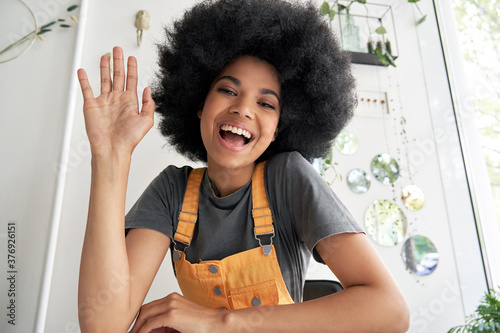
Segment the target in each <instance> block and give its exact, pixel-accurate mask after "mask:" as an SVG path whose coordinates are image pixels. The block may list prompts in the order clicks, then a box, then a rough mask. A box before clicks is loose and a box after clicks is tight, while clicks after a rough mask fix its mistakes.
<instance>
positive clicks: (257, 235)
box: [253, 224, 274, 246]
mask: <svg viewBox="0 0 500 333" xmlns="http://www.w3.org/2000/svg"><path fill="white" fill-rule="evenodd" d="M268 226H273V225H272V224H266V225H261V226H259V227H254V228H253V234H254V237H255V239H256V240H258V241H259V245H260V246H264V245H262V241H261V240H260V238H259V236H263V235H271V238H270V239H269V240H270V242H271V243H270V244H266V245H273V238H274V226H273V231H271V232H263V233H257V232H256V231H255V229H256V228H262V227H268Z"/></svg>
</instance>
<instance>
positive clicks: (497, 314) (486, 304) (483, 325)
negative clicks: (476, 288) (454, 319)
mask: <svg viewBox="0 0 500 333" xmlns="http://www.w3.org/2000/svg"><path fill="white" fill-rule="evenodd" d="M497 288H499V290H494V289H491V290H490V292H489V293H487V292H485V293H484V298H483V299H482V300H481V303H480V304H479V305H478V306H477V308H476V311H475V313H474V314H472V315H471V316H469V317H467V320H466V323H465V325H459V326H455V327H453V328H451V329H450V330H449V331H448V333H465V332H468V333H476V332H485V333H494V332H500V286H499V287H497Z"/></svg>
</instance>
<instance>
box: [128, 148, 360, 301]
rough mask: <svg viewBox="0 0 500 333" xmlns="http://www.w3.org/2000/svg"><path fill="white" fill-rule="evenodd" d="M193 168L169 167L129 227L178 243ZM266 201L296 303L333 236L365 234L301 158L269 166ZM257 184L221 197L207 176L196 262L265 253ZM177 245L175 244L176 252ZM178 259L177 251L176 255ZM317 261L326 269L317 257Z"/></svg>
mask: <svg viewBox="0 0 500 333" xmlns="http://www.w3.org/2000/svg"><path fill="white" fill-rule="evenodd" d="M190 171H191V167H188V166H185V167H182V168H177V167H174V166H169V167H167V168H165V169H164V170H163V171H162V172H161V173H160V174H159V175H158V176H157V177H156V178H155V179H154V180H153V181H152V182H151V184H150V185H149V186H148V188H147V189H146V190H145V191H144V193H143V194H142V195H141V197H140V198H139V199H138V200H137V202H136V203H135V205H134V206H133V207H132V208H131V210H130V211H129V212H128V214H127V216H126V218H125V228H126V229H130V228H147V229H153V230H156V231H159V232H161V233H163V234H165V235H167V236H168V237H169V238H170V239H172V238H173V235H174V232H175V229H176V228H177V223H178V221H177V219H178V216H179V212H180V210H181V207H182V201H183V199H184V193H185V190H186V184H187V179H188V176H189V172H190ZM265 187H266V194H267V197H268V200H269V204H270V206H271V211H272V214H273V219H274V229H275V234H276V235H275V237H274V238H273V244H274V246H275V248H276V253H277V257H278V262H279V265H280V268H281V273H282V275H283V279H284V281H285V284H286V286H287V288H288V291H289V293H290V296H291V297H292V299H293V300H294V301H295V302H300V301H301V300H302V289H303V285H304V280H305V276H306V271H307V267H308V265H309V259H310V257H311V254H312V253H313V249H314V247H315V246H316V244H317V243H318V242H319V241H320V240H321V239H323V238H325V237H328V236H330V235H334V234H338V233H345V232H362V229H361V228H360V227H359V226H358V224H357V223H356V221H355V220H354V218H353V217H352V216H351V214H350V213H349V212H348V211H347V209H346V208H345V207H344V205H343V204H342V203H341V202H340V200H339V199H338V198H337V196H336V195H335V194H334V193H333V191H332V190H331V188H330V187H329V186H328V185H327V184H326V182H325V181H324V180H323V179H322V178H321V177H320V175H319V174H318V173H317V172H316V170H314V169H313V167H312V166H311V165H310V164H309V163H308V162H307V161H306V160H305V159H304V158H303V157H302V156H301V155H300V154H299V153H296V152H292V153H282V154H278V155H276V156H274V157H272V158H271V159H270V160H269V161H268V162H267V163H266V167H265ZM251 211H252V186H251V181H250V182H249V183H248V184H246V185H245V186H244V187H242V188H241V189H239V190H238V191H236V192H235V193H233V194H231V195H229V196H227V197H223V198H219V197H217V196H216V195H215V194H214V191H213V189H212V187H211V185H210V180H209V178H208V176H207V173H206V172H205V176H204V178H203V181H202V184H201V188H200V203H199V214H198V222H197V223H196V228H195V231H194V235H193V241H192V243H191V246H190V247H189V248H188V249H187V250H186V257H187V260H188V261H190V262H191V263H196V262H200V261H201V260H221V259H223V258H225V257H227V256H230V255H232V254H235V253H238V252H242V251H245V250H248V249H252V248H255V247H257V246H259V243H258V241H257V240H256V239H255V238H254V234H253V220H252V215H251ZM172 246H173V244H172V245H171V249H172ZM171 252H172V251H171ZM314 258H315V259H316V260H317V261H319V262H322V260H321V258H320V256H319V255H318V254H317V252H316V251H314Z"/></svg>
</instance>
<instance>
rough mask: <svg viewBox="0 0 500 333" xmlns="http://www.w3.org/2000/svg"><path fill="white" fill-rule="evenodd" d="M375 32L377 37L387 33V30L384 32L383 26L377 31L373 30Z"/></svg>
mask: <svg viewBox="0 0 500 333" xmlns="http://www.w3.org/2000/svg"><path fill="white" fill-rule="evenodd" d="M375 32H376V33H378V34H379V35H383V34H385V33H387V30H385V28H384V27H383V26H380V27H378V28H377V29H375Z"/></svg>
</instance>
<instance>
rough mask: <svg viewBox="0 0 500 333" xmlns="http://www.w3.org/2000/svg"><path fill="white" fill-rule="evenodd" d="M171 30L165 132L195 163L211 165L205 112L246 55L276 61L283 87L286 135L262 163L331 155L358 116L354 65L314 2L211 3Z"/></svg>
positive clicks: (161, 104) (156, 94) (162, 82)
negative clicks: (219, 81)
mask: <svg viewBox="0 0 500 333" xmlns="http://www.w3.org/2000/svg"><path fill="white" fill-rule="evenodd" d="M165 31H166V39H167V40H166V43H164V44H161V45H158V50H159V67H160V71H159V72H158V74H157V81H156V83H155V85H154V86H153V99H154V101H155V103H156V111H157V112H158V113H160V114H161V122H160V131H161V133H162V134H163V135H164V136H166V137H167V139H168V141H169V143H170V144H171V145H173V146H174V147H175V148H176V150H177V151H178V152H179V153H181V154H183V155H184V156H186V157H188V158H189V159H191V160H193V161H197V160H199V161H205V162H206V160H207V152H206V150H205V147H204V145H203V141H202V139H201V133H200V131H199V130H197V129H199V128H200V119H199V118H198V116H197V112H198V110H199V108H200V105H202V104H203V101H204V100H205V98H206V96H207V94H208V91H209V89H210V86H211V84H212V81H213V80H214V78H215V77H216V76H217V74H219V73H220V72H221V70H222V69H223V68H224V67H225V66H226V65H227V64H228V63H229V62H230V61H231V60H232V59H234V58H236V57H238V56H241V55H250V56H255V57H257V58H259V59H261V60H264V61H267V62H269V63H270V64H272V65H273V66H274V67H275V68H276V69H277V71H278V75H279V79H280V81H281V95H282V104H281V105H282V109H281V115H280V121H279V125H278V133H279V134H278V136H277V138H276V140H275V141H274V142H273V143H271V145H270V146H269V147H268V149H267V150H266V151H265V152H264V154H263V155H262V156H261V157H260V158H259V160H264V159H267V158H268V157H270V156H272V155H274V154H277V153H280V152H286V151H298V152H299V153H301V154H302V156H304V157H305V158H306V159H309V160H311V159H313V158H315V157H321V156H324V155H325V153H326V152H327V151H328V149H330V148H331V146H332V144H333V140H334V139H335V137H336V136H337V134H338V133H339V132H340V130H341V129H342V128H343V127H344V126H345V125H346V124H347V122H348V121H349V120H350V119H351V117H352V115H353V111H354V108H355V106H356V94H355V81H354V78H353V76H352V74H351V65H350V58H349V56H348V55H347V54H346V53H345V52H344V51H342V50H341V49H340V46H339V44H338V42H337V39H336V38H335V36H334V35H333V34H332V31H331V29H330V28H329V27H328V24H327V22H326V21H325V20H324V18H322V17H321V16H320V14H319V10H318V8H316V7H315V6H314V5H313V4H312V3H310V2H309V3H303V2H302V3H299V2H298V1H295V2H290V1H283V0H211V1H203V2H201V3H199V4H197V5H195V6H194V7H193V8H192V9H191V10H189V11H187V12H186V13H185V14H184V16H183V18H182V19H180V20H179V21H177V22H174V24H173V26H172V27H171V28H168V27H167V28H166V29H165Z"/></svg>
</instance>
